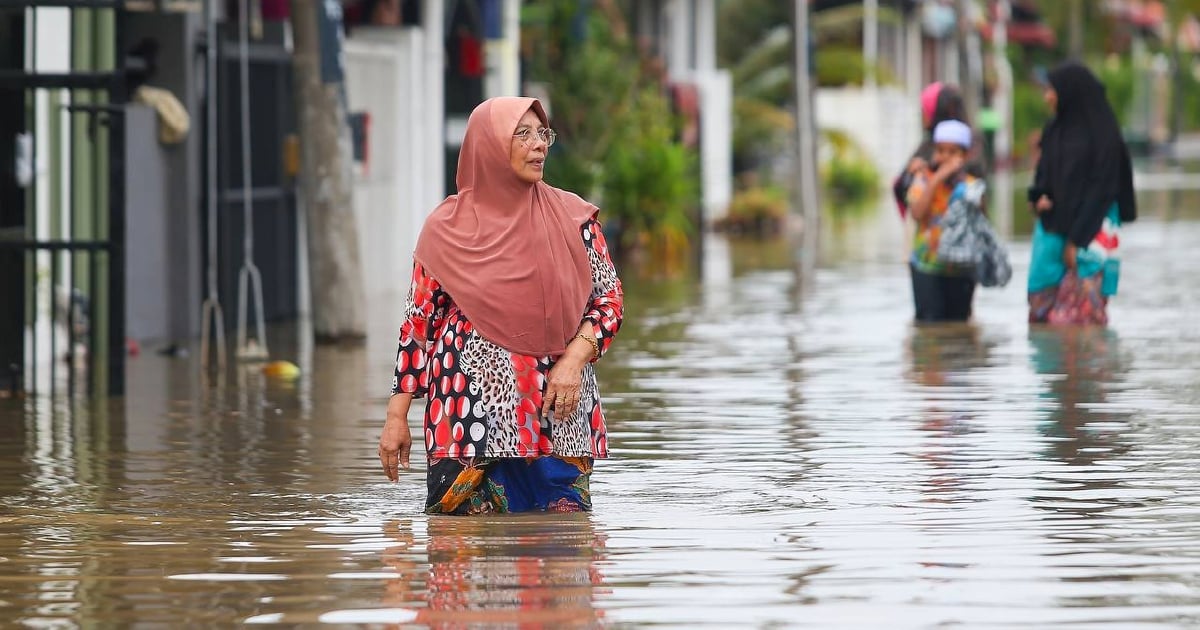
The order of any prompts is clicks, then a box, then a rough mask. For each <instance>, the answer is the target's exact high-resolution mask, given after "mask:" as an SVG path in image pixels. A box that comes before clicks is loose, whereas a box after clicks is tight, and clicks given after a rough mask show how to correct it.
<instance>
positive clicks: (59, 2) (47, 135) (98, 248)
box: [0, 0, 129, 395]
mask: <svg viewBox="0 0 1200 630" xmlns="http://www.w3.org/2000/svg"><path fill="white" fill-rule="evenodd" d="M124 11H125V9H124V4H123V2H122V0H0V156H3V157H0V387H3V388H4V389H5V390H7V391H8V392H11V393H14V394H15V393H16V392H18V391H38V392H49V393H51V394H54V393H57V392H63V391H65V392H70V393H75V392H89V393H108V394H117V395H119V394H121V393H122V392H123V390H124V384H125V383H124V381H125V378H124V372H125V371H124V355H125V340H124V337H125V333H124V327H125V312H124V311H125V287H124V246H125V243H124V234H125V188H124V187H125V172H124V171H125V164H124V155H125V149H124V129H123V104H124V103H125V102H126V100H127V99H126V97H127V87H126V78H127V70H128V69H129V67H128V65H127V60H126V59H124V58H123V55H119V54H118V51H122V50H125V47H124V45H123V42H122V37H121V35H122V22H123V16H124Z"/></svg>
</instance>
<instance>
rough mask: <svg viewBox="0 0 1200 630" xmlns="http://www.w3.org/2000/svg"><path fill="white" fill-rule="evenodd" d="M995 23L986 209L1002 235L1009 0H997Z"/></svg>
mask: <svg viewBox="0 0 1200 630" xmlns="http://www.w3.org/2000/svg"><path fill="white" fill-rule="evenodd" d="M996 10H997V11H996V12H997V15H996V24H995V28H994V29H993V32H994V33H995V37H994V38H993V40H992V45H993V48H992V63H993V64H994V65H995V67H996V94H995V95H994V97H993V99H992V107H994V108H995V109H996V113H997V114H999V115H1000V126H999V127H998V128H997V129H996V147H995V149H996V165H995V176H994V178H993V180H994V182H993V183H994V186H993V187H992V191H991V195H990V197H991V199H990V200H989V202H988V205H989V207H991V208H994V209H995V214H994V216H995V217H996V227H997V229H999V231H1000V233H1001V234H1003V235H1010V234H1012V224H1013V193H1012V190H1013V181H1012V141H1013V139H1012V127H1013V112H1012V89H1013V77H1012V65H1011V64H1009V62H1008V20H1009V16H1010V15H1011V11H1012V5H1011V3H1010V2H1009V0H999V2H997V7H996Z"/></svg>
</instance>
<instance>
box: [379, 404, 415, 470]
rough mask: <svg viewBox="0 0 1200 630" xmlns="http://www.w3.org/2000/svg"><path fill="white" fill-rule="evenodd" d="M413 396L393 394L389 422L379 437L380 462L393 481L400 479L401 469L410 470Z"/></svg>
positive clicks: (388, 416)
mask: <svg viewBox="0 0 1200 630" xmlns="http://www.w3.org/2000/svg"><path fill="white" fill-rule="evenodd" d="M412 399H413V396H412V394H393V395H392V397H391V398H390V399H389V400H388V407H387V420H385V421H384V423H383V432H382V433H381V434H380V436H379V462H380V463H381V464H383V474H384V475H387V478H388V479H389V480H391V481H398V480H399V479H400V468H404V469H405V470H407V469H408V460H409V454H410V453H411V452H412V432H411V431H409V429H408V408H409V407H410V406H412Z"/></svg>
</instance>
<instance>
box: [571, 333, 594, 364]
mask: <svg viewBox="0 0 1200 630" xmlns="http://www.w3.org/2000/svg"><path fill="white" fill-rule="evenodd" d="M576 339H582V340H584V341H586V342H588V343H589V344H591V346H592V360H596V359H599V358H600V342H599V341H596V338H595V337H589V336H587V335H585V334H583V333H577V334H576V335H575V336H574V337H573V338H572V339H571V341H574V340H576Z"/></svg>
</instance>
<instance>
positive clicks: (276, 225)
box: [201, 19, 299, 326]
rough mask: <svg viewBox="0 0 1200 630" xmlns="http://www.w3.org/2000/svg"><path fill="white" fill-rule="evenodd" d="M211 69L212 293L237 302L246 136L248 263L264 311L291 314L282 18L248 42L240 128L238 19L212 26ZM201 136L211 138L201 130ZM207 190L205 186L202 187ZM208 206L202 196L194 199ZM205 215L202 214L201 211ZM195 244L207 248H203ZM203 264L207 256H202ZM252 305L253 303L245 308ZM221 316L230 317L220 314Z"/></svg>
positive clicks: (291, 221) (288, 72)
mask: <svg viewBox="0 0 1200 630" xmlns="http://www.w3.org/2000/svg"><path fill="white" fill-rule="evenodd" d="M218 34H219V37H220V40H221V45H220V46H219V47H218V49H217V50H218V70H217V82H218V85H217V94H218V96H219V102H218V103H217V125H216V139H217V163H218V167H217V171H218V172H217V215H218V218H217V224H218V228H217V229H218V234H217V260H218V261H219V262H220V265H219V271H218V274H217V275H218V279H217V285H218V293H219V296H220V301H221V304H223V305H225V308H226V313H232V312H234V311H233V310H232V307H234V306H235V305H237V303H238V301H237V300H238V292H237V287H238V270H239V268H240V267H241V266H242V264H243V262H244V260H243V257H242V253H243V252H242V240H243V238H244V237H245V233H244V231H243V216H242V195H243V191H244V187H245V186H246V185H247V182H246V181H245V177H244V176H245V174H246V172H247V170H248V169H246V168H245V167H244V166H243V164H242V152H241V149H240V147H241V142H242V141H243V140H247V141H248V142H249V143H250V159H251V164H250V169H249V171H250V172H251V173H253V178H254V181H253V182H250V183H249V184H250V199H251V212H252V214H253V232H254V235H253V240H254V257H255V261H254V262H255V264H256V265H257V266H258V267H259V269H260V270H261V273H262V280H263V317H264V319H266V320H268V321H271V320H280V319H288V318H291V317H294V316H296V314H297V312H298V310H299V307H298V304H299V303H298V299H297V292H296V287H297V277H296V268H297V262H296V261H297V256H298V252H297V249H296V248H297V239H296V233H297V223H296V222H297V214H296V212H297V198H296V186H295V179H294V176H293V174H290V173H288V172H287V169H286V163H287V159H285V155H284V154H285V151H286V147H287V146H288V144H289V138H290V137H294V136H295V133H296V115H295V106H294V99H293V97H292V94H293V88H292V58H291V54H290V53H289V51H288V50H287V48H286V46H285V43H284V40H285V36H286V35H285V32H284V29H283V26H282V24H279V23H267V24H266V25H265V32H264V34H263V36H262V37H261V38H259V39H256V40H254V41H253V42H251V44H250V45H249V49H248V51H247V52H248V54H247V58H248V63H249V66H248V67H249V72H250V78H249V82H248V85H249V88H250V90H249V92H250V125H249V129H245V130H244V129H242V124H241V117H240V116H239V109H238V107H239V103H240V101H241V94H242V92H241V83H240V81H239V75H238V63H239V59H240V52H239V50H238V45H237V24H236V22H235V21H234V20H232V19H231V20H229V21H228V22H226V23H225V24H224V25H223V26H222V27H220V28H219V29H218ZM205 137H206V138H208V137H211V136H209V135H208V134H205ZM205 189H206V190H207V187H206V188H205ZM201 207H202V208H205V209H207V208H208V207H209V206H208V204H207V203H204V204H201ZM205 220H207V214H205ZM202 251H205V252H207V251H208V250H207V247H205V248H204V249H203V250H202ZM204 262H205V264H207V263H208V261H207V260H205V261H204ZM251 311H253V308H251ZM226 323H227V325H229V326H232V324H233V318H232V317H227V319H226Z"/></svg>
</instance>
